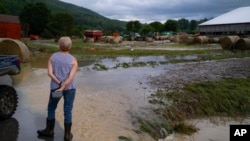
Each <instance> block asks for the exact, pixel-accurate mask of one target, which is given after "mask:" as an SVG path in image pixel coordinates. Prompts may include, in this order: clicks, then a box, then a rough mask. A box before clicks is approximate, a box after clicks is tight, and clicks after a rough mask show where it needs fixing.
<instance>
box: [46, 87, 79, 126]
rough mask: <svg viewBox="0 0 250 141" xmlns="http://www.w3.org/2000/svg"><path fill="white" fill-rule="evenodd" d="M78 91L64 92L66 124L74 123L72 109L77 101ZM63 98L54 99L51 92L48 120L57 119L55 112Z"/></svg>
mask: <svg viewBox="0 0 250 141" xmlns="http://www.w3.org/2000/svg"><path fill="white" fill-rule="evenodd" d="M75 93H76V89H70V90H64V91H63V98H64V105H63V110H64V122H65V123H72V109H73V103H74V100H75ZM60 99H61V98H53V97H52V91H51V92H50V98H49V103H48V120H52V119H55V111H56V108H57V104H58V102H59V101H60Z"/></svg>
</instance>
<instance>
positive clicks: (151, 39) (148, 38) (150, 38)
mask: <svg viewBox="0 0 250 141" xmlns="http://www.w3.org/2000/svg"><path fill="white" fill-rule="evenodd" d="M153 41H154V40H153V38H152V37H146V42H153Z"/></svg>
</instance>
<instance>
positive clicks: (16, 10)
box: [0, 0, 126, 33]
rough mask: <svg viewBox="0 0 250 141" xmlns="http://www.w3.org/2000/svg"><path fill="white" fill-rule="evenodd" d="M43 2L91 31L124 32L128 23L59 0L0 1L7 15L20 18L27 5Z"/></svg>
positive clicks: (52, 10)
mask: <svg viewBox="0 0 250 141" xmlns="http://www.w3.org/2000/svg"><path fill="white" fill-rule="evenodd" d="M36 2H43V3H45V4H46V5H47V7H48V8H49V9H50V10H51V12H52V14H53V13H57V12H67V13H69V14H71V15H72V17H73V18H74V20H75V24H76V25H80V26H83V27H86V28H89V29H100V30H103V31H106V32H111V33H112V32H114V31H124V30H125V26H126V22H124V21H119V20H114V19H109V18H106V17H104V16H102V15H100V14H98V13H96V12H93V11H92V10H89V9H87V8H83V7H79V6H76V5H73V4H69V3H65V2H62V1H59V0H0V8H1V5H2V7H4V8H5V11H6V14H10V15H16V16H18V15H19V14H20V12H21V10H22V8H23V7H24V5H26V4H27V3H36Z"/></svg>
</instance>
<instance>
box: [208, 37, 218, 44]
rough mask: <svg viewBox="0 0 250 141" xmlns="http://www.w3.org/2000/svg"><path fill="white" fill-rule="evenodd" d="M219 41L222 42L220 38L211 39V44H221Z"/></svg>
mask: <svg viewBox="0 0 250 141" xmlns="http://www.w3.org/2000/svg"><path fill="white" fill-rule="evenodd" d="M219 41H220V38H218V37H212V38H210V42H211V43H217V44H218V43H219Z"/></svg>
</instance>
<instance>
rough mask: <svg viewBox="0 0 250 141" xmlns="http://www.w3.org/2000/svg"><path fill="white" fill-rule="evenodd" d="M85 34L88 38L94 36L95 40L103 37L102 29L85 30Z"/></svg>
mask: <svg viewBox="0 0 250 141" xmlns="http://www.w3.org/2000/svg"><path fill="white" fill-rule="evenodd" d="M84 35H85V36H86V37H87V38H93V39H94V41H98V40H100V39H101V37H102V31H100V30H85V31H84Z"/></svg>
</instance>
